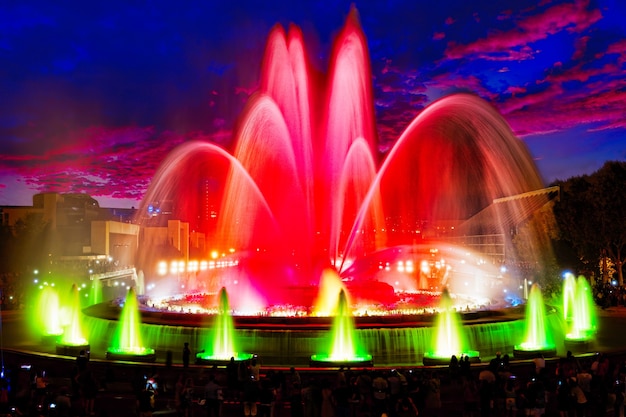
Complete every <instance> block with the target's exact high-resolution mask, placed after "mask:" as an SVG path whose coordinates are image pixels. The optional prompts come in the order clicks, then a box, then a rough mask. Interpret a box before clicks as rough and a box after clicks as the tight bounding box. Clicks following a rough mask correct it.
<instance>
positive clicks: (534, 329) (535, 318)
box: [513, 284, 556, 358]
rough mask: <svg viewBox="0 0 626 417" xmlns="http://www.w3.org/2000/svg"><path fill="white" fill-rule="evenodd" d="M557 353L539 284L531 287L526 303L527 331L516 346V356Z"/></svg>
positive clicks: (530, 356)
mask: <svg viewBox="0 0 626 417" xmlns="http://www.w3.org/2000/svg"><path fill="white" fill-rule="evenodd" d="M539 354H541V355H543V356H544V357H550V356H555V355H556V347H555V344H554V337H553V335H552V333H551V331H550V328H549V326H548V321H547V318H546V309H545V305H544V302H543V295H542V294H541V289H540V288H539V286H538V285H537V284H533V285H532V286H531V287H530V294H529V295H528V301H527V304H526V332H525V334H524V339H523V341H522V343H520V344H519V345H517V346H515V350H514V351H513V356H514V357H516V358H534V357H535V356H537V355H539Z"/></svg>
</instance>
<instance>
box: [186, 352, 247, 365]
mask: <svg viewBox="0 0 626 417" xmlns="http://www.w3.org/2000/svg"><path fill="white" fill-rule="evenodd" d="M254 357H255V355H254V354H252V353H245V352H234V353H233V354H232V355H230V356H228V357H225V356H222V355H212V354H210V353H205V352H200V353H198V354H196V363H197V364H199V365H217V366H226V365H228V363H229V362H230V358H234V359H235V362H243V361H248V360H250V359H252V358H254Z"/></svg>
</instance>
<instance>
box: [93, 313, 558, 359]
mask: <svg viewBox="0 0 626 417" xmlns="http://www.w3.org/2000/svg"><path fill="white" fill-rule="evenodd" d="M116 326H117V322H116V321H113V320H106V319H101V318H96V317H86V319H85V327H86V328H87V329H89V336H88V339H89V340H90V341H96V342H95V343H94V342H92V348H91V349H92V352H94V354H97V352H104V351H106V349H107V346H108V344H109V342H108V337H109V336H108V335H111V334H112V332H113V331H114V330H115V328H116ZM524 328H525V321H524V318H523V317H518V318H516V319H514V320H511V321H500V322H493V323H479V324H470V323H466V324H465V325H464V326H463V330H464V331H465V332H466V337H467V340H468V344H469V345H470V346H471V347H472V349H474V350H478V351H480V353H481V355H483V356H484V357H490V356H494V355H495V353H496V352H502V353H503V354H504V353H509V354H510V356H511V357H512V356H513V355H512V354H513V348H514V345H515V344H518V343H520V342H521V341H520V340H519V335H521V334H523V331H524ZM548 328H549V331H551V332H552V333H553V334H554V335H560V336H557V340H561V341H562V340H563V337H564V335H563V332H564V327H563V322H562V320H561V318H560V317H558V315H557V314H549V315H548ZM139 331H140V332H141V335H142V338H143V341H144V344H145V345H146V346H151V347H153V348H154V349H155V350H156V351H157V355H158V357H159V358H162V359H163V360H164V358H165V356H166V352H167V351H171V352H173V353H174V355H178V354H179V352H180V351H181V349H182V346H183V344H184V343H185V342H189V344H190V346H191V348H192V351H194V352H198V351H199V350H202V349H203V348H204V340H205V338H206V337H207V335H208V334H209V332H210V329H208V328H202V327H188V326H168V325H156V324H145V323H143V324H142V325H141V326H140V329H139ZM235 332H236V337H237V339H238V341H239V345H240V349H241V350H242V351H245V352H251V353H254V354H257V355H258V356H259V358H261V362H262V363H263V364H264V365H267V366H270V365H275V366H291V365H293V366H308V364H309V361H310V358H311V355H312V354H314V353H316V352H319V350H320V346H324V345H326V344H327V343H328V328H326V329H301V330H279V329H271V328H270V329H266V328H259V329H237V330H236V331H235ZM355 336H356V337H357V338H358V339H359V340H360V341H361V343H362V344H363V348H364V350H365V351H367V352H368V353H369V354H371V355H372V358H373V362H374V365H375V366H415V365H421V364H422V361H423V357H424V352H426V351H427V350H428V349H429V346H430V343H431V338H432V337H433V329H432V328H431V327H428V326H424V327H403V328H393V327H380V328H363V329H356V332H355ZM559 346H562V343H561V344H560V345H559ZM557 353H558V354H565V351H564V348H562V347H560V348H559V351H558V352H557ZM175 357H176V356H175ZM157 360H160V359H157Z"/></svg>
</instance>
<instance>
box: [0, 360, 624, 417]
mask: <svg viewBox="0 0 626 417" xmlns="http://www.w3.org/2000/svg"><path fill="white" fill-rule="evenodd" d="M181 362H182V361H181ZM99 366H100V368H98V370H94V369H93V364H92V363H91V362H90V360H89V357H88V355H85V353H84V352H82V353H81V354H80V355H79V356H78V357H77V358H76V362H75V364H74V365H73V367H72V369H71V371H70V378H68V380H67V384H65V385H61V386H56V387H55V388H54V389H51V387H50V386H49V385H48V383H49V379H48V375H46V374H45V373H43V372H42V371H41V370H32V371H31V376H30V378H29V380H28V386H27V387H21V388H22V390H21V391H19V390H18V391H17V392H14V395H12V396H11V397H12V398H9V396H7V395H3V392H4V393H5V394H6V392H7V390H6V389H5V388H6V384H4V383H3V384H0V407H2V408H3V409H2V410H1V411H0V414H1V412H7V413H9V411H8V407H9V405H12V406H14V407H16V411H15V412H14V414H13V415H19V413H21V414H22V415H32V416H58V417H70V416H90V415H105V414H103V407H104V406H105V404H104V403H103V401H102V400H100V401H99V400H98V397H99V395H100V393H102V392H103V391H105V390H107V389H110V386H109V385H108V384H109V383H110V382H111V381H112V380H115V375H114V374H115V372H116V370H115V368H116V366H117V365H116V364H114V363H112V364H107V365H106V368H105V369H106V372H105V373H104V374H103V368H102V367H101V366H102V364H99ZM126 369H134V371H135V372H134V376H133V377H132V378H130V379H131V388H132V389H131V391H132V394H131V395H132V396H133V398H134V399H135V400H134V404H133V407H134V409H135V414H134V415H138V416H140V417H151V416H153V415H154V414H155V413H156V412H157V411H158V413H159V414H163V413H167V414H169V415H175V416H180V417H194V416H195V417H199V416H205V415H206V416H207V417H228V416H244V417H256V416H259V417H381V416H386V417H418V416H420V417H423V416H426V417H447V416H461V415H462V416H463V417H479V416H480V417H518V416H537V417H540V416H546V417H548V416H558V417H596V416H607V415H612V416H615V417H619V416H621V415H622V414H620V413H623V408H624V386H626V362H625V361H624V359H623V358H621V357H616V356H614V357H609V356H607V355H604V354H596V355H591V356H589V355H587V356H584V357H576V356H574V355H572V354H571V353H569V352H568V355H567V356H565V357H563V358H559V359H558V360H557V359H554V358H550V359H548V360H546V359H545V358H543V356H541V355H537V357H535V358H534V359H532V361H530V360H524V361H519V360H516V361H511V360H510V359H509V358H508V356H507V355H503V356H502V355H500V354H496V356H495V357H494V358H493V359H492V360H491V361H489V362H488V363H483V364H474V363H470V362H469V361H468V360H467V358H465V357H462V358H458V359H457V358H454V357H453V358H451V360H450V363H449V366H438V367H412V368H402V369H375V368H371V369H367V368H364V369H350V368H339V369H335V370H330V369H324V370H314V369H306V370H305V369H300V370H298V369H295V368H290V369H282V368H279V369H273V368H267V369H264V368H262V367H261V364H260V361H259V359H258V358H256V357H253V358H252V359H250V360H247V361H235V360H234V358H233V359H232V360H231V361H230V362H229V363H228V364H227V365H225V366H219V367H218V366H213V367H205V366H198V365H191V366H184V364H183V366H181V365H178V364H175V365H171V366H166V367H164V366H154V365H153V366H152V367H150V368H144V367H140V366H137V367H133V368H126ZM3 382H4V381H3ZM25 388H27V390H26V391H28V392H26V391H25ZM52 405H54V409H53V410H52V409H51V406H52ZM109 415H110V414H109ZM126 415H128V414H126Z"/></svg>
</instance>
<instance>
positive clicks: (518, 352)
mask: <svg viewBox="0 0 626 417" xmlns="http://www.w3.org/2000/svg"><path fill="white" fill-rule="evenodd" d="M539 355H542V356H543V357H544V358H551V357H554V356H556V346H554V345H549V346H544V347H532V346H528V347H526V346H522V345H516V346H515V348H514V349H513V357H514V358H515V359H533V358H536V357H537V356H539Z"/></svg>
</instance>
